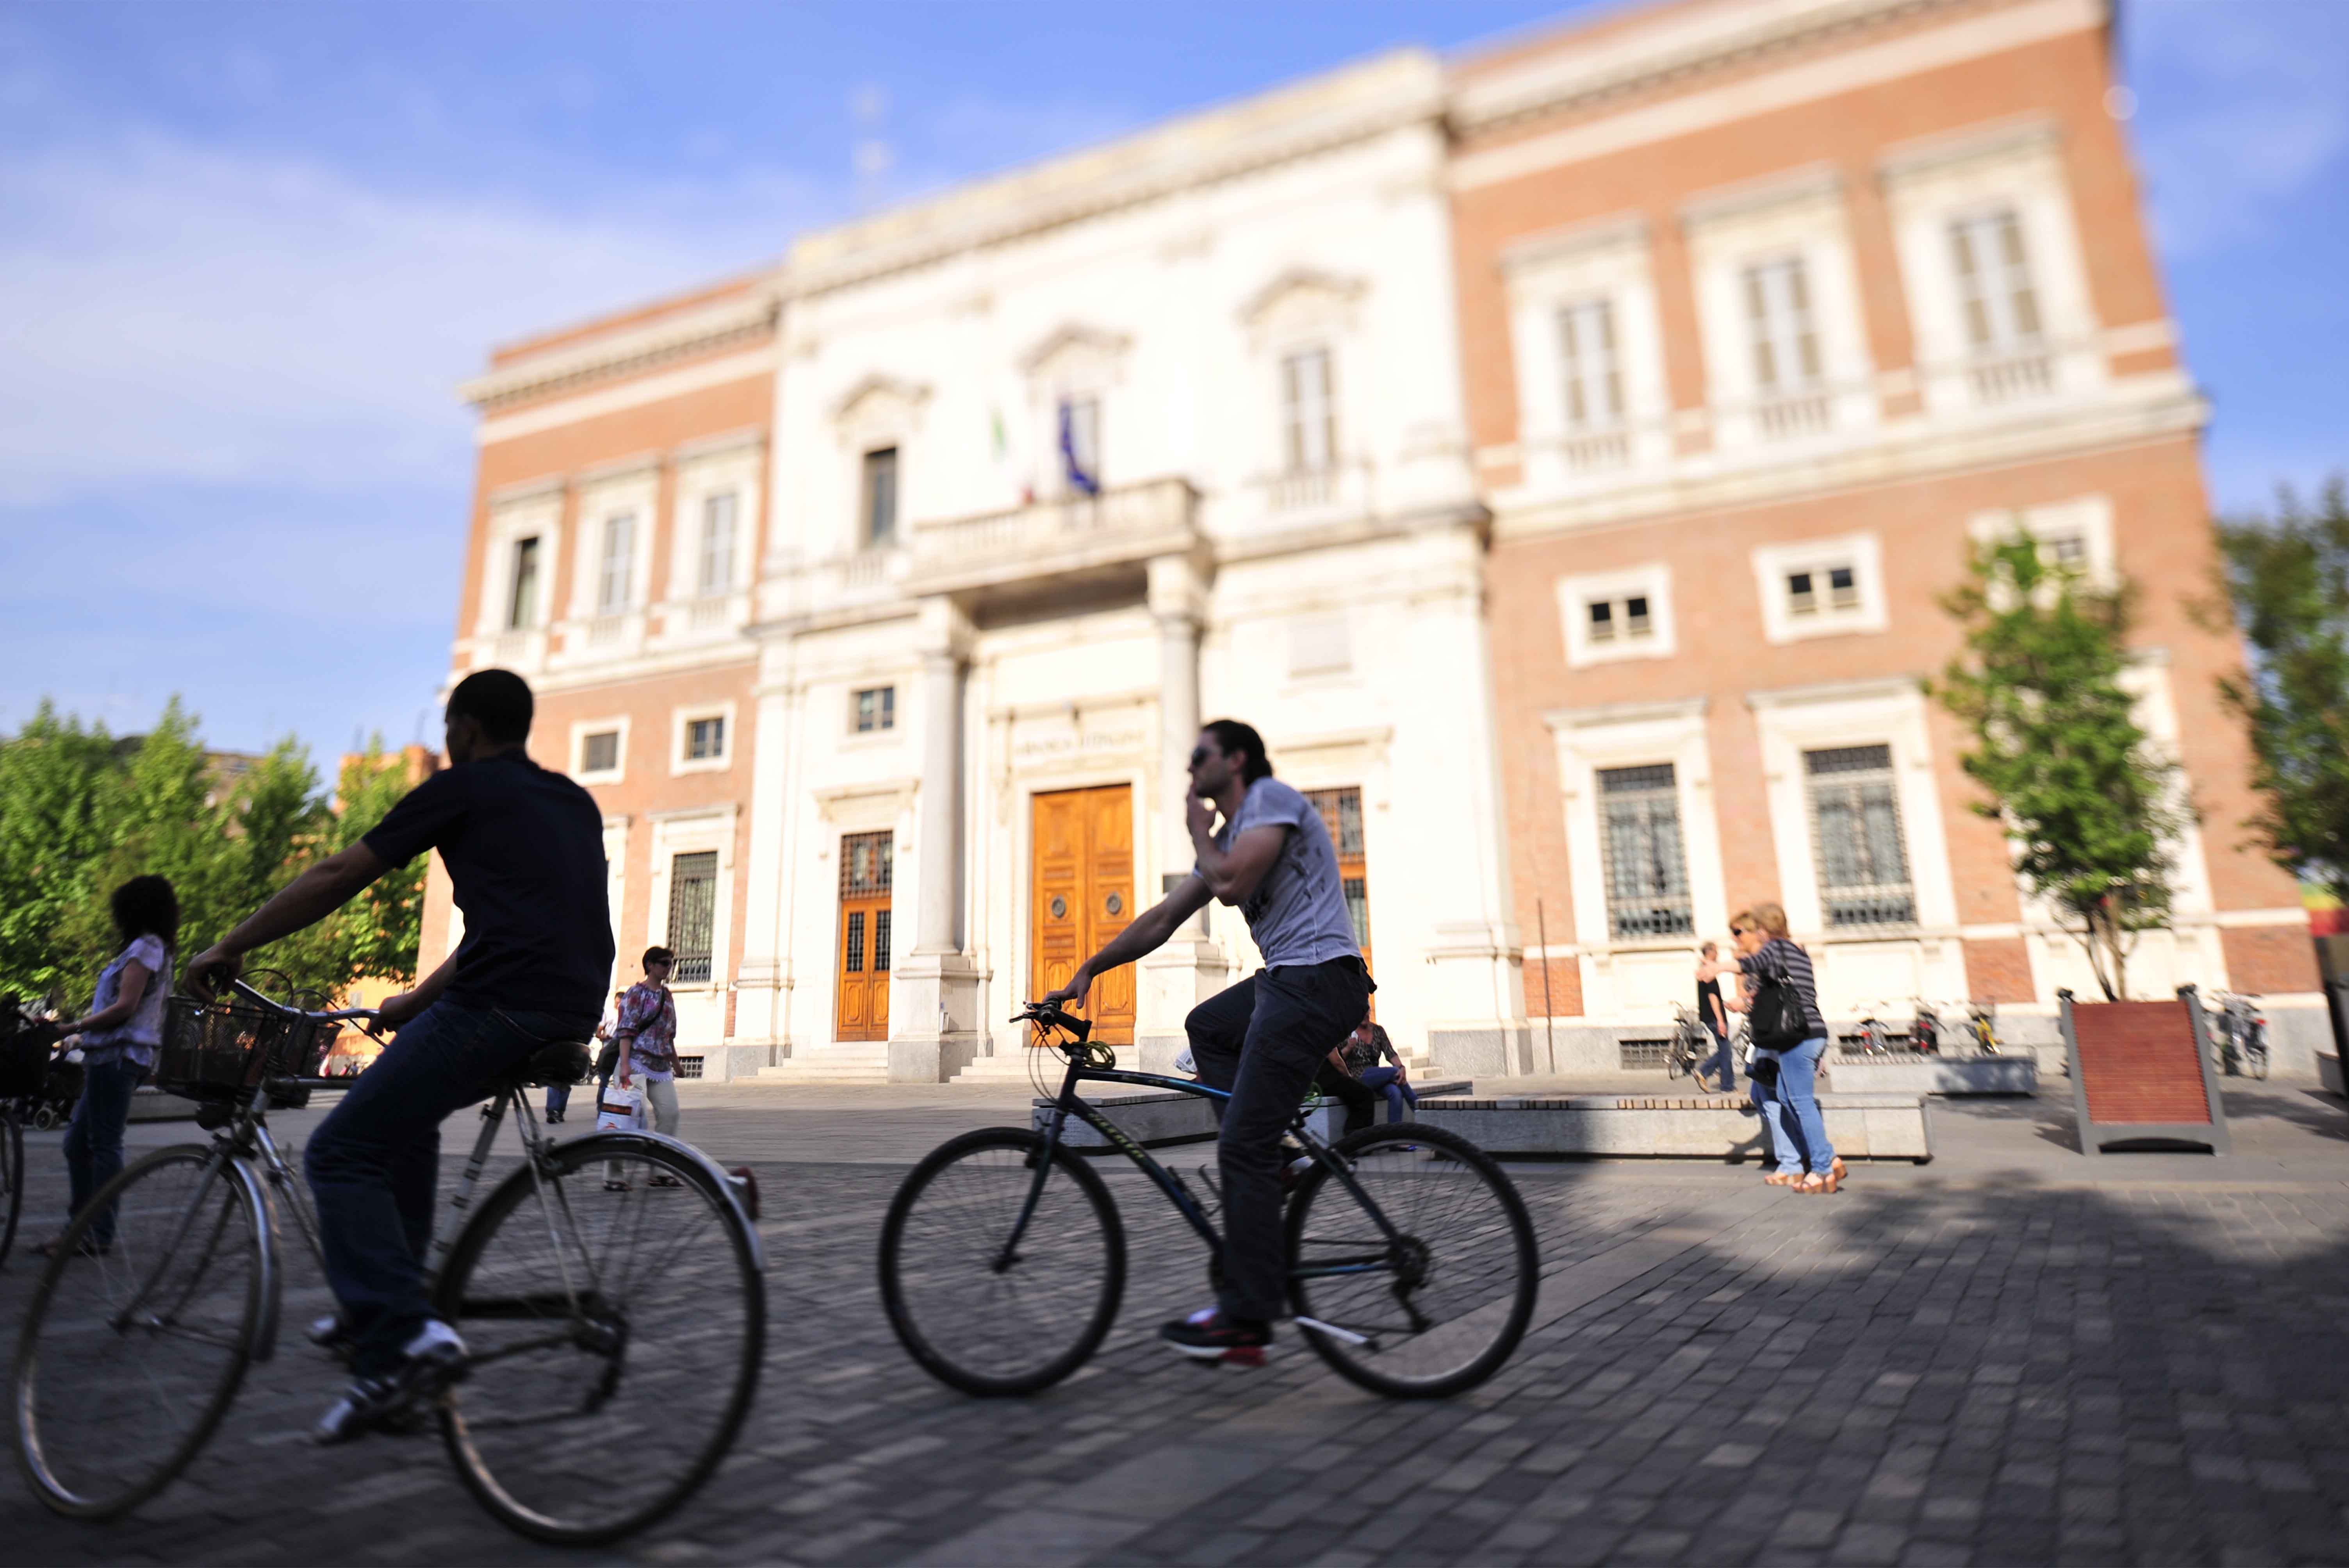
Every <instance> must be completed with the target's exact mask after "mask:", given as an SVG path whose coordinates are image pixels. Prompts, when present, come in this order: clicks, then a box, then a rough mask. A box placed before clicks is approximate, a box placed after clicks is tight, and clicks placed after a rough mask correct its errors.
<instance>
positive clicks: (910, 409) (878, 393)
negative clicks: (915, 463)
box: [832, 373, 930, 429]
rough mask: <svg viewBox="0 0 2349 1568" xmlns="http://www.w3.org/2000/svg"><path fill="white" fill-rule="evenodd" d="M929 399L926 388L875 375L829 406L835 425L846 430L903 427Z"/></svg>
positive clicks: (911, 420)
mask: <svg viewBox="0 0 2349 1568" xmlns="http://www.w3.org/2000/svg"><path fill="white" fill-rule="evenodd" d="M929 397H930V389H929V388H928V387H924V386H920V385H918V384H917V383H915V382H912V381H904V380H900V379H899V378H898V377H895V376H883V375H879V374H877V373H876V374H874V375H872V376H867V377H864V380H862V381H859V382H858V383H857V384H856V385H855V386H854V387H850V388H849V389H848V391H847V393H846V394H845V395H844V396H843V397H841V399H840V400H839V401H838V402H836V403H834V404H833V406H832V418H833V422H834V423H835V424H838V425H841V426H843V427H846V428H860V429H861V428H868V427H874V426H895V427H903V426H905V425H909V424H911V423H912V422H913V420H914V418H915V416H916V414H918V413H920V411H921V407H922V405H923V404H924V403H926V402H927V401H929Z"/></svg>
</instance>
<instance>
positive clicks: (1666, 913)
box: [1598, 762, 1695, 941]
mask: <svg viewBox="0 0 2349 1568" xmlns="http://www.w3.org/2000/svg"><path fill="white" fill-rule="evenodd" d="M1598 773H1599V853H1600V855H1601V857H1602V858H1603V860H1604V861H1605V866H1604V871H1605V874H1606V878H1607V928H1608V931H1609V934H1612V935H1613V936H1614V937H1615V938H1616V939H1617V940H1618V941H1626V940H1629V941H1638V940H1640V939H1643V938H1647V937H1657V936H1679V935H1682V934H1686V933H1688V932H1690V931H1692V930H1694V929H1695V921H1694V918H1693V916H1692V913H1691V911H1690V905H1689V883H1688V859H1687V856H1686V855H1685V854H1684V853H1683V852H1682V847H1681V802H1680V790H1679V789H1678V787H1677V785H1676V782H1675V778H1674V775H1673V772H1672V765H1671V763H1669V762H1659V763H1654V764H1651V765H1650V766H1648V767H1644V768H1601V769H1599V770H1598Z"/></svg>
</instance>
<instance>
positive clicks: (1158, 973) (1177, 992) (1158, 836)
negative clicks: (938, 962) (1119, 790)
mask: <svg viewBox="0 0 2349 1568" xmlns="http://www.w3.org/2000/svg"><path fill="white" fill-rule="evenodd" d="M1206 605H1207V589H1206V581H1205V579H1204V577H1203V575H1202V573H1201V572H1200V570H1199V566H1198V563H1197V562H1195V560H1194V559H1193V558H1192V557H1190V556H1188V555H1162V556H1159V557H1157V558H1155V559H1154V560H1153V561H1152V562H1150V612H1151V614H1152V615H1153V616H1154V618H1155V619H1156V620H1157V622H1158V799H1157V808H1158V809H1157V831H1156V832H1155V833H1154V835H1153V838H1154V841H1155V842H1156V843H1157V845H1158V849H1159V854H1158V865H1159V872H1160V877H1159V886H1160V888H1161V890H1162V891H1163V890H1164V889H1165V888H1166V887H1167V886H1168V885H1169V884H1170V883H1171V882H1174V881H1178V880H1180V879H1181V878H1182V877H1183V876H1185V875H1186V874H1188V872H1190V869H1191V861H1192V852H1191V835H1190V831H1189V829H1188V828H1187V827H1186V826H1185V820H1184V813H1185V807H1186V806H1187V804H1188V802H1189V799H1190V761H1191V748H1192V746H1193V745H1194V744H1195V742H1196V740H1197V738H1198V735H1199V723H1200V719H1201V717H1203V716H1202V715H1201V714H1200V712H1199V628H1200V625H1201V624H1202V623H1203V622H1204V621H1205V620H1206ZM1139 968H1140V970H1141V975H1140V977H1139V978H1140V984H1139V985H1137V986H1136V987H1135V990H1136V1002H1137V1007H1136V1016H1135V1019H1134V1031H1133V1040H1134V1047H1135V1050H1136V1052H1137V1054H1138V1055H1139V1056H1140V1057H1141V1058H1142V1066H1143V1069H1144V1070H1146V1071H1151V1072H1164V1071H1167V1070H1169V1069H1171V1068H1173V1067H1174V1056H1175V1053H1176V1052H1178V1051H1180V1050H1181V1049H1182V1048H1183V1046H1184V1043H1185V1042H1184V1036H1183V1019H1184V1016H1185V1015H1186V1014H1188V1013H1189V1012H1190V1010H1191V1009H1192V1008H1193V1007H1195V1006H1198V1005H1199V1004H1200V1003H1201V1002H1203V1001H1205V1000H1206V998H1207V997H1209V996H1212V995H1215V994H1216V992H1217V991H1220V990H1222V989H1223V988H1224V985H1225V984H1226V981H1227V980H1228V979H1229V978H1230V969H1229V965H1227V964H1226V961H1225V958H1224V954H1223V950H1222V949H1221V948H1219V947H1217V946H1216V944H1214V943H1213V942H1212V941H1210V940H1209V939H1208V935H1207V918H1206V913H1205V912H1204V911H1203V912H1202V913H1199V914H1196V915H1194V916H1192V917H1191V919H1189V920H1187V921H1185V923H1183V924H1182V925H1181V926H1180V927H1178V928H1177V929H1176V931H1175V933H1174V935H1173V936H1171V937H1169V938H1168V939H1167V941H1166V944H1165V945H1164V947H1161V948H1160V949H1159V950H1158V951H1157V952H1155V953H1153V954H1150V955H1149V956H1148V957H1146V958H1144V959H1143V960H1142V963H1141V965H1139Z"/></svg>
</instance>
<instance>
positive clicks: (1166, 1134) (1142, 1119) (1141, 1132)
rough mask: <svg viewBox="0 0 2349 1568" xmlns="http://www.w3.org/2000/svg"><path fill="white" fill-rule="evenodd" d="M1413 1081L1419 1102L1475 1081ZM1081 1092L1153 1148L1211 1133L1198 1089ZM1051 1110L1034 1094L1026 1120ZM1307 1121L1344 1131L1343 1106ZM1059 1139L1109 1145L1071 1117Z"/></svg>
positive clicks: (1324, 1107)
mask: <svg viewBox="0 0 2349 1568" xmlns="http://www.w3.org/2000/svg"><path fill="white" fill-rule="evenodd" d="M1412 1087H1413V1088H1416V1089H1418V1090H1419V1093H1420V1095H1421V1097H1422V1099H1423V1102H1424V1100H1425V1099H1426V1098H1427V1097H1430V1096H1435V1095H1459V1094H1465V1093H1467V1092H1468V1091H1469V1089H1470V1088H1473V1087H1475V1086H1474V1085H1472V1084H1471V1083H1469V1082H1468V1080H1466V1079H1464V1078H1463V1079H1457V1080H1453V1081H1445V1082H1432V1083H1429V1084H1426V1085H1424V1086H1422V1085H1419V1084H1413V1086H1412ZM1085 1098H1086V1099H1089V1100H1090V1101H1092V1104H1093V1105H1094V1106H1095V1107H1096V1108H1098V1109H1100V1110H1101V1111H1102V1114H1103V1115H1105V1116H1107V1117H1108V1118H1109V1119H1110V1122H1111V1123H1112V1125H1113V1126H1115V1127H1116V1128H1117V1130H1119V1131H1121V1132H1123V1133H1124V1134H1125V1135H1126V1136H1127V1137H1128V1138H1131V1139H1133V1140H1134V1141H1135V1142H1136V1143H1139V1144H1141V1145H1142V1146H1143V1148H1144V1149H1155V1148H1157V1147H1159V1146H1160V1145H1162V1144H1169V1143H1194V1142H1197V1141H1198V1140H1202V1139H1208V1138H1213V1137H1214V1136H1215V1135H1216V1110H1215V1104H1214V1102H1213V1101H1211V1100H1208V1099H1204V1098H1202V1097H1201V1096H1199V1095H1195V1094H1177V1093H1174V1092H1173V1091H1172V1090H1167V1091H1162V1092H1157V1093H1153V1092H1149V1091H1143V1092H1140V1093H1135V1094H1103V1095H1087V1096H1086V1097H1085ZM1380 1114H1381V1116H1383V1115H1384V1114H1385V1108H1384V1107H1383V1105H1382V1106H1381V1108H1380ZM1051 1115H1052V1102H1051V1101H1050V1099H1037V1100H1036V1101H1034V1102H1033V1104H1031V1105H1030V1108H1029V1125H1030V1126H1031V1127H1033V1128H1034V1129H1035V1130H1037V1131H1039V1132H1041V1131H1043V1130H1044V1128H1045V1126H1046V1124H1047V1123H1048V1122H1049V1121H1050V1119H1051ZM1306 1125H1307V1126H1309V1127H1310V1128H1311V1129H1312V1130H1313V1134H1314V1136H1315V1137H1317V1138H1319V1139H1321V1140H1323V1141H1324V1142H1335V1141H1336V1140H1338V1138H1339V1137H1340V1135H1341V1134H1342V1133H1343V1132H1344V1131H1345V1126H1346V1108H1345V1107H1344V1106H1342V1105H1340V1104H1339V1103H1338V1102H1337V1101H1336V1100H1323V1101H1321V1102H1320V1103H1319V1108H1318V1109H1315V1111H1314V1112H1313V1114H1312V1115H1311V1116H1310V1117H1309V1118H1308V1119H1307V1122H1306ZM1061 1146H1062V1147H1063V1148H1068V1149H1081V1150H1086V1151H1088V1152H1091V1153H1099V1152H1101V1151H1102V1150H1107V1149H1109V1148H1111V1147H1112V1144H1111V1143H1110V1141H1109V1140H1108V1139H1106V1138H1103V1137H1102V1135H1101V1134H1100V1133H1098V1132H1095V1131H1094V1130H1092V1128H1091V1127H1089V1126H1087V1125H1086V1124H1085V1123H1083V1122H1081V1121H1079V1120H1077V1119H1074V1118H1071V1119H1070V1120H1069V1122H1068V1124H1067V1125H1066V1126H1064V1127H1062V1128H1061Z"/></svg>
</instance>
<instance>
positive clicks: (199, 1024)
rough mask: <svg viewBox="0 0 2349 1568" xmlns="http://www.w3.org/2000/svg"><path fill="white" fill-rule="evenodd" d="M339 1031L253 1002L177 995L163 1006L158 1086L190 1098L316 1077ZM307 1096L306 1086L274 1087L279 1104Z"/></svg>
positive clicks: (234, 1094)
mask: <svg viewBox="0 0 2349 1568" xmlns="http://www.w3.org/2000/svg"><path fill="white" fill-rule="evenodd" d="M338 1032H339V1031H338V1030H336V1029H335V1028H332V1027H330V1026H323V1025H320V1024H318V1023H316V1022H315V1021H314V1020H312V1019H309V1018H303V1017H288V1016H285V1014H283V1013H279V1012H274V1011H272V1010H271V1009H268V1008H264V1007H258V1006H254V1005H253V1004H252V1003H249V1002H212V1003H205V1002H199V1001H197V1000H196V999H195V998H194V997H193V996H174V997H172V998H171V1001H170V1003H169V1004H168V1005H167V1006H165V1008H164V1010H163V1044H162V1047H161V1048H160V1050H158V1051H157V1052H156V1054H155V1087H156V1088H160V1089H161V1090H162V1091H163V1092H164V1093H166V1094H176V1095H181V1096H184V1097H185V1098H187V1099H219V1100H233V1099H243V1098H244V1097H246V1096H247V1095H250V1094H251V1093H252V1092H253V1091H254V1089H255V1088H259V1087H260V1086H261V1083H262V1080H263V1079H264V1078H311V1077H315V1076H316V1073H317V1071H318V1064H319V1063H320V1061H321V1060H322V1059H323V1058H324V1057H326V1049H327V1047H329V1046H331V1045H332V1044H333V1043H334V1041H333V1037H334V1036H335V1035H336V1033H338ZM307 1099H309V1091H308V1090H307V1089H303V1088H296V1089H291V1090H288V1091H287V1092H285V1093H283V1094H278V1095H273V1096H272V1097H271V1099H270V1103H271V1104H272V1105H275V1106H279V1107H280V1108H281V1109H283V1108H285V1107H286V1106H293V1105H299V1104H301V1103H303V1102H304V1101H305V1100H307Z"/></svg>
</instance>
